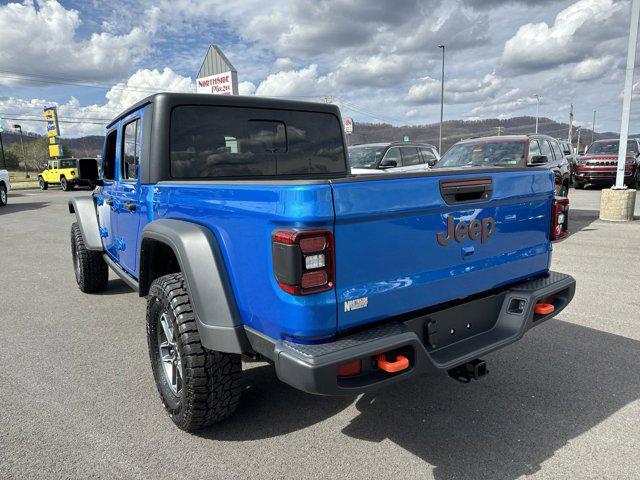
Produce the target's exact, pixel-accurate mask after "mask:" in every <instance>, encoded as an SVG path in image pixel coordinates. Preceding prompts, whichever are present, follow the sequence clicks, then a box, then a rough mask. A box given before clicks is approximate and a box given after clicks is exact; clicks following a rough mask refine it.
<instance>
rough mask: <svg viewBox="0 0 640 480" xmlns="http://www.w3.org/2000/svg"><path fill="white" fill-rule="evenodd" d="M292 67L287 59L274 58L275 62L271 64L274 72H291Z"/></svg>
mask: <svg viewBox="0 0 640 480" xmlns="http://www.w3.org/2000/svg"><path fill="white" fill-rule="evenodd" d="M293 66H294V65H293V60H291V59H290V58H289V57H280V58H276V61H275V62H273V69H274V70H275V71H276V72H288V71H289V70H293Z"/></svg>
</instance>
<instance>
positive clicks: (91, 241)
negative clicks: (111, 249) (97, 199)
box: [69, 197, 102, 251]
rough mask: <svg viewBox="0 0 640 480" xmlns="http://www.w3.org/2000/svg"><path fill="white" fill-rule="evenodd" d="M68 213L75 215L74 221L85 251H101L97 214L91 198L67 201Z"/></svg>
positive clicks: (75, 198)
mask: <svg viewBox="0 0 640 480" xmlns="http://www.w3.org/2000/svg"><path fill="white" fill-rule="evenodd" d="M69 213H75V214H76V221H77V222H78V225H79V226H80V232H81V233H82V238H83V239H84V244H85V246H86V247H87V250H97V251H102V239H101V238H100V227H99V226H98V213H97V212H96V206H95V203H94V202H93V197H74V198H70V199H69Z"/></svg>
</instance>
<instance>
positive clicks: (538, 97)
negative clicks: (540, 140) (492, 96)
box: [534, 93, 540, 133]
mask: <svg viewBox="0 0 640 480" xmlns="http://www.w3.org/2000/svg"><path fill="white" fill-rule="evenodd" d="M534 97H536V133H538V117H539V116H540V95H538V94H537V93H536V94H535V95H534Z"/></svg>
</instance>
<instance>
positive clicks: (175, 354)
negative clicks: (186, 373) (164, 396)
mask: <svg viewBox="0 0 640 480" xmlns="http://www.w3.org/2000/svg"><path fill="white" fill-rule="evenodd" d="M158 327H159V328H158V353H159V355H160V362H161V364H162V370H163V372H164V375H165V379H166V380H167V384H168V385H169V388H171V391H172V392H173V393H174V394H175V395H179V394H180V392H182V384H183V371H182V360H181V358H180V352H179V351H178V347H177V344H176V338H175V331H174V328H173V322H172V321H171V317H170V316H169V313H168V312H163V313H162V315H160V318H159V319H158Z"/></svg>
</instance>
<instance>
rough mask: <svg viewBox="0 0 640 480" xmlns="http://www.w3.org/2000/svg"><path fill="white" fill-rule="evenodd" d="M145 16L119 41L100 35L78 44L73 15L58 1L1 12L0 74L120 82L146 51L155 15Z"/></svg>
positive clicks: (77, 23) (153, 12)
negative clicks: (5, 72) (16, 73)
mask: <svg viewBox="0 0 640 480" xmlns="http://www.w3.org/2000/svg"><path fill="white" fill-rule="evenodd" d="M148 13H149V15H148V17H147V23H146V24H145V25H144V26H138V27H134V28H133V29H131V31H130V32H128V33H125V34H123V35H115V34H112V33H108V32H100V33H93V34H91V36H90V37H89V38H88V39H86V40H79V39H77V38H76V33H77V30H78V28H79V27H80V24H81V20H80V15H79V13H78V11H77V10H73V9H66V8H64V7H63V6H62V5H61V4H60V3H59V2H58V1H57V0H37V1H36V2H35V3H34V2H33V1H32V0H24V2H23V3H9V4H6V5H3V6H0V69H2V70H6V71H18V72H21V73H23V72H24V73H34V74H40V75H48V76H52V75H53V76H55V75H63V76H65V77H74V78H81V79H97V80H100V81H105V80H107V81H108V80H115V79H118V78H122V76H124V75H126V74H127V73H128V72H129V71H130V69H131V67H132V65H133V64H135V63H136V62H138V61H140V60H141V59H142V58H143V57H144V55H145V54H146V53H148V51H149V49H150V37H151V35H152V34H153V32H154V31H155V21H156V19H157V13H158V10H157V9H155V8H152V9H151V10H149V12H148ZM0 81H3V83H12V81H13V82H15V81H16V79H15V78H14V79H10V78H6V77H5V78H4V79H2V80H0Z"/></svg>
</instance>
